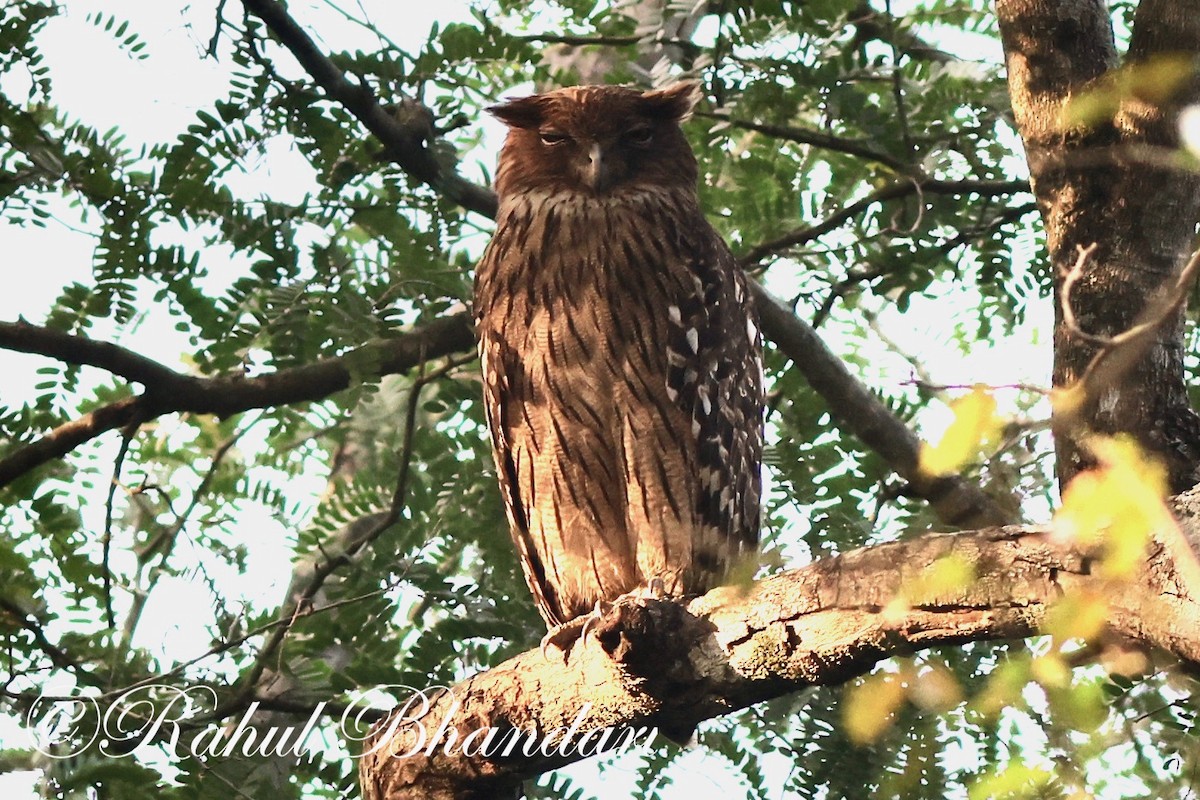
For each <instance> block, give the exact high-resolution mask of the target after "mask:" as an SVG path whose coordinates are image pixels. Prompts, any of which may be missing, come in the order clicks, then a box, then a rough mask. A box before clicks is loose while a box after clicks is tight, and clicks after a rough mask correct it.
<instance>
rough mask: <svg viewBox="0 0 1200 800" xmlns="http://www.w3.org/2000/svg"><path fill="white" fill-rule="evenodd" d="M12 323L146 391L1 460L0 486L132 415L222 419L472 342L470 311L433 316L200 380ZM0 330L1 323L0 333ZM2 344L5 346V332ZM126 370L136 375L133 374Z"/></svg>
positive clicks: (47, 350)
mask: <svg viewBox="0 0 1200 800" xmlns="http://www.w3.org/2000/svg"><path fill="white" fill-rule="evenodd" d="M14 328H19V329H20V331H19V333H20V336H19V338H20V341H21V343H22V345H23V346H22V348H21V349H22V350H23V351H24V352H32V353H40V354H43V355H48V356H51V357H56V358H61V359H62V360H64V361H66V362H67V363H71V364H94V365H95V366H103V367H105V368H112V369H113V370H114V372H115V373H116V374H118V375H122V376H124V377H129V378H131V379H133V380H139V381H144V382H145V386H146V390H145V392H144V393H143V394H141V395H138V396H136V397H129V398H125V399H123V400H118V401H117V402H115V403H111V404H109V405H106V406H103V407H101V408H98V409H96V410H95V411H92V412H91V413H89V414H86V415H84V416H83V417H80V418H79V419H76V420H72V421H71V422H68V423H66V424H64V425H61V426H59V427H58V428H56V429H54V430H53V431H51V432H50V433H48V434H46V435H45V436H43V437H42V438H41V439H38V440H37V441H35V442H33V443H32V444H30V445H27V446H26V447H24V448H22V449H20V450H18V451H16V452H15V453H13V454H11V455H9V456H7V457H5V458H4V459H2V460H0V487H3V486H6V485H7V484H9V483H11V482H12V481H13V480H14V479H16V478H17V477H18V476H20V475H23V474H25V473H26V472H28V471H29V470H31V469H33V468H35V467H37V466H39V465H41V464H44V463H46V462H47V461H50V460H52V459H55V458H60V457H62V456H64V455H66V454H67V453H69V452H71V450H73V449H75V448H76V447H78V446H79V445H81V444H82V443H84V442H86V441H88V440H90V439H94V438H95V437H97V436H99V435H100V434H102V433H105V432H106V431H110V430H114V429H116V428H121V427H124V426H125V425H128V424H129V423H130V422H131V421H132V420H133V419H135V418H139V419H142V420H148V419H153V418H155V417H158V416H161V415H163V414H170V413H174V412H192V413H197V414H216V415H217V416H220V417H227V416H230V415H232V414H237V413H240V412H242V411H248V410H250V409H252V408H268V407H271V406H281V405H289V404H292V403H302V402H306V401H313V400H321V399H323V398H325V397H328V396H329V395H331V394H333V393H335V392H339V391H341V390H343V389H346V388H348V387H349V386H350V385H351V384H352V383H353V381H354V380H355V379H360V380H361V379H366V378H373V377H379V376H382V375H393V374H397V373H402V372H407V371H408V370H410V369H412V368H413V367H415V366H417V365H418V364H420V363H421V362H423V361H429V360H432V359H436V358H441V357H443V356H447V355H450V354H453V353H460V352H462V351H464V350H469V349H470V348H471V347H473V346H474V341H475V339H474V330H473V326H472V323H471V320H470V315H469V314H467V313H465V312H462V313H459V314H452V315H450V316H445V317H439V318H438V319H435V320H433V321H432V322H429V323H427V324H425V325H422V326H421V327H419V328H417V329H414V330H412V331H410V332H408V333H404V334H401V335H399V336H397V337H396V338H393V339H386V340H383V341H378V342H371V343H369V344H365V345H363V346H362V347H359V348H357V349H356V350H354V351H353V352H351V353H349V354H347V355H345V356H339V357H336V358H326V359H322V360H321V361H317V362H315V363H313V364H306V365H304V366H301V367H293V368H291V369H284V370H279V371H278V372H272V373H268V374H266V375H261V376H258V377H254V378H243V377H221V378H198V377H195V376H191V375H183V374H181V373H178V372H175V371H173V370H170V369H168V368H166V367H163V366H162V365H158V364H155V362H152V361H149V359H145V358H142V357H141V356H138V355H137V354H135V353H132V352H130V351H128V350H124V349H123V348H120V347H117V346H116V345H112V344H106V343H102V342H94V341H91V340H88V339H84V338H82V337H76V336H71V337H69V338H70V341H71V342H74V346H75V348H77V350H73V349H72V348H71V347H69V346H65V343H64V342H63V341H62V340H61V337H63V336H66V334H61V333H58V332H55V331H50V330H48V329H45V328H36V327H35V326H31V325H25V324H24V323H17V324H16V325H15V326H9V327H8V330H9V332H10V334H11V331H12V330H13V329H14ZM3 332H4V330H3V329H0V334H3ZM0 346H7V344H6V342H5V341H4V340H3V338H0ZM97 353H102V354H104V358H103V359H101V358H98V357H97V356H96V354H97ZM98 362H103V363H98ZM146 364H153V365H154V367H153V368H151V367H147V366H145V365H146ZM132 365H140V369H137V370H134V369H132V368H131V366H132ZM131 372H133V373H136V374H137V375H139V376H140V377H138V378H134V377H133V375H131V374H129V373H131Z"/></svg>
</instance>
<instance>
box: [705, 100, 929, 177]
mask: <svg viewBox="0 0 1200 800" xmlns="http://www.w3.org/2000/svg"><path fill="white" fill-rule="evenodd" d="M695 116H697V117H701V118H703V119H712V120H716V121H718V122H723V123H725V124H727V125H731V126H733V127H734V128H739V129H741V130H747V131H756V132H757V133H762V134H765V135H767V136H771V137H774V138H776V139H786V140H787V141H789V142H796V143H797V144H807V145H811V146H812V147H819V148H821V149H822V150H831V151H833V152H835V153H845V154H846V155H850V156H857V157H858V158H862V159H865V160H867V161H874V162H876V163H878V164H883V165H884V166H885V167H888V168H889V169H892V170H895V171H896V172H906V171H907V170H908V169H909V167H908V166H907V165H906V164H905V163H904V162H903V161H901V160H900V159H898V158H895V157H894V156H892V155H890V154H888V153H885V152H883V151H882V150H879V149H878V148H876V147H873V146H872V145H871V144H870V142H869V141H868V140H866V139H848V138H845V137H841V136H834V135H832V134H829V133H825V132H823V131H815V130H812V129H810V128H800V127H795V126H791V125H773V124H771V123H768V122H754V121H751V120H745V119H735V118H734V117H731V116H730V115H729V114H727V113H725V112H722V111H697V112H696V113H695Z"/></svg>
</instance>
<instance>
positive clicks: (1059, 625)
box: [1042, 591, 1108, 647]
mask: <svg viewBox="0 0 1200 800" xmlns="http://www.w3.org/2000/svg"><path fill="white" fill-rule="evenodd" d="M1107 622H1108V600H1107V598H1106V597H1104V595H1102V594H1099V593H1097V592H1089V591H1078V592H1071V593H1070V594H1066V595H1064V596H1063V597H1061V598H1059V599H1058V600H1057V601H1056V602H1055V603H1054V605H1052V606H1051V607H1050V609H1049V610H1048V611H1047V612H1046V619H1045V620H1044V621H1043V622H1042V630H1044V631H1045V632H1046V633H1048V634H1050V635H1051V636H1053V637H1054V638H1055V640H1056V641H1057V642H1058V643H1059V646H1060V647H1061V644H1062V642H1064V641H1066V640H1067V639H1083V640H1084V641H1088V642H1092V641H1095V640H1096V639H1097V638H1098V637H1099V636H1100V634H1101V633H1102V632H1103V631H1104V626H1105V624H1106V623H1107Z"/></svg>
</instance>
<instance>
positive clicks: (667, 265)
mask: <svg viewBox="0 0 1200 800" xmlns="http://www.w3.org/2000/svg"><path fill="white" fill-rule="evenodd" d="M698 97H699V91H698V87H697V85H696V84H695V83H691V82H684V83H677V84H675V85H673V86H669V87H667V88H665V89H660V90H657V91H648V92H640V91H637V90H634V89H628V88H620V87H614V86H576V87H570V88H565V89H558V90H555V91H551V92H546V93H544V94H539V95H534V96H532V97H523V98H519V99H514V100H509V101H507V102H504V103H501V104H500V105H496V106H493V107H491V108H490V109H489V111H490V112H491V113H492V114H493V115H495V116H496V117H497V118H499V119H500V120H501V121H502V122H504V123H505V124H506V125H507V126H508V135H507V138H506V140H505V142H504V146H503V149H502V150H501V153H500V161H499V167H498V169H497V171H496V179H495V188H496V193H497V195H498V197H499V212H498V215H497V224H496V231H495V234H494V235H493V236H492V239H491V242H490V243H489V245H488V247H487V250H486V252H485V253H484V255H483V257H482V259H481V260H480V262H479V264H478V268H477V272H476V280H475V303H474V308H475V317H476V324H477V327H478V334H479V353H480V356H481V360H482V374H483V383H484V400H485V406H486V410H487V420H488V425H489V428H490V430H491V437H492V444H493V449H494V452H495V461H496V471H497V475H498V477H499V482H500V488H501V491H502V493H503V496H504V503H505V507H506V509H507V514H508V519H509V524H510V527H511V531H512V537H513V540H514V542H515V543H516V548H517V551H518V555H519V557H520V560H521V563H522V566H523V568H524V572H525V578H526V581H527V582H528V584H529V588H530V590H531V591H532V593H533V597H534V602H535V604H536V605H537V608H538V610H539V611H540V612H541V615H542V616H543V617H544V618H545V620H546V622H547V623H548V625H550V626H551V627H552V628H554V627H556V626H562V625H563V624H564V623H568V622H569V621H571V620H575V619H576V618H578V617H581V615H586V614H588V613H589V612H591V611H592V610H593V609H594V608H596V607H597V605H598V604H603V603H606V602H609V601H613V600H615V599H617V598H619V597H621V596H622V595H626V594H630V593H635V592H642V591H646V590H648V589H652V590H653V591H654V593H656V594H660V595H662V594H665V595H668V596H683V595H690V594H700V593H703V592H706V591H708V590H709V589H711V588H712V587H714V586H716V585H718V584H719V583H721V582H722V581H723V579H725V578H726V577H727V574H728V571H729V570H730V568H731V567H732V566H733V565H734V564H735V563H737V562H738V561H739V560H740V559H742V558H744V557H745V556H748V555H750V554H752V553H753V552H754V550H755V548H756V547H757V543H758V530H759V505H760V504H759V496H760V493H761V461H762V443H763V404H764V398H763V378H762V341H761V337H760V335H759V330H758V325H757V318H756V316H755V312H754V308H753V306H752V300H751V296H750V292H749V290H748V287H747V284H746V278H745V276H744V274H743V272H742V271H741V269H740V268H739V267H738V265H737V263H736V261H735V260H734V258H733V256H732V254H731V253H730V251H729V248H728V247H727V246H726V245H725V242H724V241H722V239H721V237H720V236H719V235H718V234H717V232H716V231H714V230H713V228H712V226H710V225H709V224H708V222H707V221H706V220H705V218H704V215H703V214H702V213H701V211H700V206H699V199H698V196H697V192H696V186H697V182H698V170H697V164H696V158H695V155H694V154H693V153H692V150H691V148H690V147H689V145H688V143H687V140H686V139H685V138H684V135H683V131H682V129H681V128H680V123H681V122H682V121H683V120H685V119H686V118H687V117H688V116H689V115H690V113H691V111H692V108H693V106H694V105H695V103H696V101H697V99H698Z"/></svg>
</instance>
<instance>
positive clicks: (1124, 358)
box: [1055, 245, 1200, 433]
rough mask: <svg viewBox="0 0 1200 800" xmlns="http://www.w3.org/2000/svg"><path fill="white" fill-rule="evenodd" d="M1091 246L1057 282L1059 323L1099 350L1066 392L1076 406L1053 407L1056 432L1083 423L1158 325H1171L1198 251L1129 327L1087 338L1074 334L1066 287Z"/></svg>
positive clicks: (1199, 263)
mask: <svg viewBox="0 0 1200 800" xmlns="http://www.w3.org/2000/svg"><path fill="white" fill-rule="evenodd" d="M1095 247H1096V246H1095V245H1092V246H1091V247H1081V248H1080V249H1079V258H1078V259H1077V261H1076V262H1075V266H1074V267H1073V268H1072V269H1071V271H1070V274H1069V275H1068V276H1067V277H1066V278H1064V279H1063V283H1062V313H1063V321H1064V324H1066V325H1067V326H1068V327H1069V328H1070V329H1071V332H1072V334H1073V335H1076V336H1084V337H1086V338H1087V339H1088V341H1091V342H1093V343H1095V344H1098V345H1100V350H1099V351H1098V352H1097V353H1096V354H1095V355H1094V356H1093V357H1092V360H1091V361H1090V362H1089V363H1088V365H1087V368H1086V369H1084V371H1083V374H1082V375H1081V376H1080V378H1079V380H1078V381H1076V382H1075V383H1074V384H1072V385H1071V386H1068V387H1066V388H1067V390H1068V391H1070V392H1072V393H1078V394H1077V397H1079V398H1080V401H1081V402H1079V403H1066V404H1061V405H1062V410H1061V411H1060V410H1059V409H1057V408H1056V410H1055V417H1056V428H1057V429H1058V430H1059V431H1060V433H1064V432H1068V433H1069V429H1071V428H1075V427H1078V426H1079V422H1080V421H1081V420H1084V419H1087V418H1088V417H1089V416H1090V413H1091V409H1092V408H1094V407H1095V405H1096V404H1097V403H1098V402H1099V399H1100V397H1101V396H1102V395H1103V394H1104V392H1105V391H1107V390H1108V389H1109V388H1111V387H1112V386H1115V385H1117V384H1118V383H1120V381H1121V379H1122V378H1124V377H1125V375H1126V374H1127V373H1128V372H1129V370H1130V369H1132V368H1133V366H1134V365H1135V364H1136V363H1137V362H1138V360H1139V359H1141V358H1142V356H1144V355H1145V354H1146V352H1147V351H1148V350H1149V349H1150V348H1151V347H1152V346H1153V345H1154V343H1155V342H1156V340H1157V339H1158V335H1159V331H1160V330H1161V329H1162V328H1163V326H1164V325H1167V324H1168V323H1173V322H1174V321H1175V319H1176V318H1177V316H1178V314H1179V311H1180V309H1182V308H1183V306H1184V304H1185V303H1186V302H1187V297H1188V293H1189V292H1190V291H1191V289H1192V286H1193V285H1194V284H1195V283H1196V276H1197V273H1198V272H1200V250H1196V251H1195V252H1193V253H1192V256H1191V258H1189V259H1188V262H1187V264H1185V265H1184V266H1183V268H1182V269H1180V270H1179V272H1178V273H1177V274H1176V275H1175V276H1174V277H1173V278H1172V279H1171V280H1169V281H1167V282H1166V283H1165V284H1164V285H1163V286H1162V287H1160V288H1159V290H1158V292H1156V293H1155V295H1154V296H1152V297H1151V298H1150V300H1149V302H1147V303H1146V307H1145V308H1144V309H1142V312H1141V314H1139V315H1138V317H1137V319H1136V320H1135V322H1134V324H1133V325H1132V326H1130V327H1129V328H1127V329H1126V330H1124V331H1122V332H1121V333H1119V334H1117V335H1115V336H1096V335H1093V334H1087V333H1085V332H1083V331H1081V330H1080V329H1079V326H1078V323H1077V322H1076V320H1075V316H1074V314H1073V313H1072V312H1071V311H1070V308H1071V304H1070V287H1071V286H1072V285H1073V284H1074V282H1075V281H1077V280H1078V279H1079V275H1081V274H1082V272H1083V269H1084V266H1085V265H1086V264H1087V261H1088V258H1089V257H1090V256H1091V254H1092V252H1093V251H1094V250H1095Z"/></svg>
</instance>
